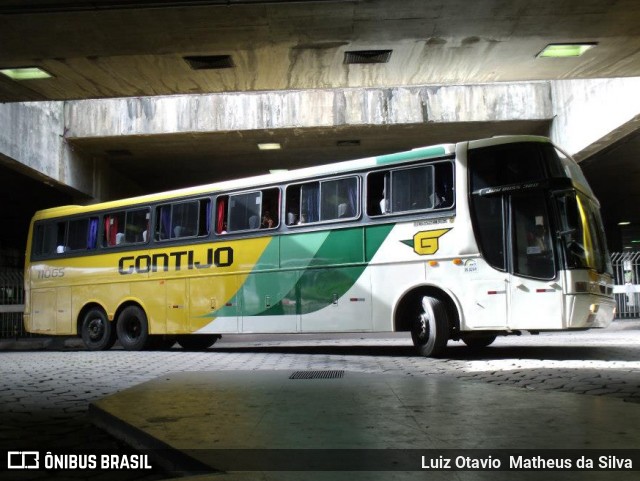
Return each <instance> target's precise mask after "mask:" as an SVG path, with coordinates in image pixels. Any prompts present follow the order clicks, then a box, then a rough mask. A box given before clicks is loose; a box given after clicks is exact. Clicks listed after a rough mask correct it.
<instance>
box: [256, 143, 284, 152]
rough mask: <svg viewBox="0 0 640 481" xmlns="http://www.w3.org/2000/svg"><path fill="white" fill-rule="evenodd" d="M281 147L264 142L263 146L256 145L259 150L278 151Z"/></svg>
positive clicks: (277, 144)
mask: <svg viewBox="0 0 640 481" xmlns="http://www.w3.org/2000/svg"><path fill="white" fill-rule="evenodd" d="M281 148H282V146H281V145H280V144H279V143H278V142H266V143H263V144H258V149H260V150H280V149H281Z"/></svg>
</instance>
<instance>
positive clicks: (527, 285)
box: [508, 190, 564, 329]
mask: <svg viewBox="0 0 640 481" xmlns="http://www.w3.org/2000/svg"><path fill="white" fill-rule="evenodd" d="M509 219H510V224H511V225H510V231H511V236H510V237H511V242H510V244H509V250H510V259H511V262H510V264H511V269H510V271H511V275H510V280H509V288H508V291H509V293H508V294H509V303H508V306H509V328H510V329H527V328H534V327H535V328H536V329H545V328H548V329H551V328H554V329H557V328H559V327H562V326H559V325H558V318H559V317H560V318H561V317H562V316H563V313H564V309H563V295H562V279H561V278H560V276H559V275H558V268H557V259H556V256H555V255H554V245H555V239H554V236H553V235H552V232H553V230H552V229H551V226H550V222H549V205H548V202H547V196H546V193H545V191H541V190H533V191H525V192H522V193H518V194H513V195H511V196H510V216H509Z"/></svg>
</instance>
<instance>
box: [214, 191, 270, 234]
mask: <svg viewBox="0 0 640 481" xmlns="http://www.w3.org/2000/svg"><path fill="white" fill-rule="evenodd" d="M225 198H226V196H225V197H223V198H222V199H221V198H218V207H217V211H218V213H217V221H216V224H217V225H216V231H217V232H218V233H223V231H227V232H237V231H247V230H258V229H275V228H276V227H278V225H279V223H280V222H279V212H280V189H278V188H271V189H264V190H258V191H254V192H245V193H241V194H234V195H230V196H228V198H226V202H227V203H228V206H227V210H226V211H227V214H226V217H223V215H224V207H223V205H224V204H222V203H221V202H224V201H225ZM220 219H225V220H223V221H222V225H220V223H221V221H220ZM225 221H226V224H227V225H226V228H225V225H224V224H225Z"/></svg>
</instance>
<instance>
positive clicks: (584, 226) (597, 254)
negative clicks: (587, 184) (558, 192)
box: [557, 192, 613, 274]
mask: <svg viewBox="0 0 640 481" xmlns="http://www.w3.org/2000/svg"><path fill="white" fill-rule="evenodd" d="M557 202H558V208H559V211H560V229H559V231H560V237H561V239H562V246H563V249H564V253H565V258H566V260H567V267H568V268H569V269H594V270H596V271H597V272H600V273H605V272H606V273H609V274H612V273H613V268H612V266H611V261H610V259H609V255H608V252H607V244H606V241H605V233H604V228H603V226H602V222H601V220H600V216H599V215H598V208H597V206H596V205H595V203H594V202H593V201H592V200H590V199H589V198H588V197H586V196H584V195H583V194H581V193H579V192H571V193H568V194H563V195H562V196H560V197H558V200H557Z"/></svg>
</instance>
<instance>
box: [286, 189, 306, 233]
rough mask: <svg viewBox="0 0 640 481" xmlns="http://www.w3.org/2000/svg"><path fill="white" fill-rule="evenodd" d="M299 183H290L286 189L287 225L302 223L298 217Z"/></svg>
mask: <svg viewBox="0 0 640 481" xmlns="http://www.w3.org/2000/svg"><path fill="white" fill-rule="evenodd" d="M301 187H302V186H300V185H290V186H289V187H287V190H286V200H287V205H286V211H287V218H286V220H285V221H286V223H287V225H296V224H298V223H302V222H301V219H300V190H301Z"/></svg>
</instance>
